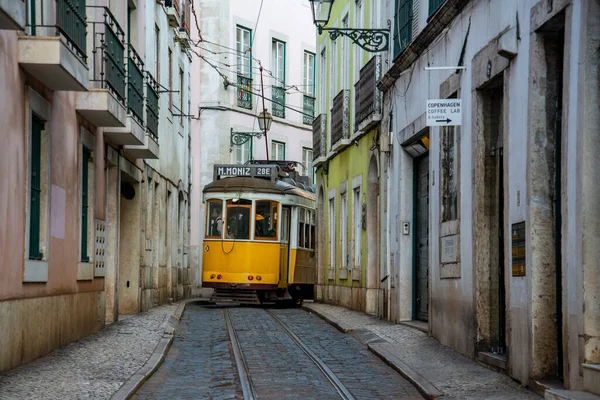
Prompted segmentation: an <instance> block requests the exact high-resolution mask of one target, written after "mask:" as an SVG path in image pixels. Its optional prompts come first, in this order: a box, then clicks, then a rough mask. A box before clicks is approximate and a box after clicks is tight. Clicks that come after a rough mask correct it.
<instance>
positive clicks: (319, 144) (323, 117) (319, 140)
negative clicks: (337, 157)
mask: <svg viewBox="0 0 600 400" xmlns="http://www.w3.org/2000/svg"><path fill="white" fill-rule="evenodd" d="M312 124H313V161H314V160H316V159H317V158H319V157H322V156H324V155H325V154H326V149H325V146H326V144H327V143H326V138H325V134H326V132H327V130H326V127H327V114H319V116H318V117H317V118H315V119H314V120H313V123H312Z"/></svg>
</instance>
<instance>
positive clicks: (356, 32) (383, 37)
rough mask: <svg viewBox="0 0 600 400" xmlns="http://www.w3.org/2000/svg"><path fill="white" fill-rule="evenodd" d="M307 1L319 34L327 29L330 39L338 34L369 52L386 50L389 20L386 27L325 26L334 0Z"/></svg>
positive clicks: (333, 38) (388, 39) (335, 37)
mask: <svg viewBox="0 0 600 400" xmlns="http://www.w3.org/2000/svg"><path fill="white" fill-rule="evenodd" d="M308 1H310V6H311V9H312V15H313V22H314V24H315V25H316V26H317V31H318V32H319V35H320V34H322V33H323V31H328V32H329V37H330V38H331V40H335V39H337V38H338V36H346V37H349V38H350V39H352V41H353V42H354V43H356V44H357V45H359V46H360V47H361V48H363V49H364V50H365V51H368V52H369V53H375V52H378V51H386V50H387V49H388V48H389V41H390V25H391V22H390V21H389V20H388V28H387V29H360V28H356V29H355V28H326V27H325V25H327V23H328V22H329V17H330V16H331V9H332V7H333V2H334V1H335V0H308Z"/></svg>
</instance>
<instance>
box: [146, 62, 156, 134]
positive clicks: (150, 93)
mask: <svg viewBox="0 0 600 400" xmlns="http://www.w3.org/2000/svg"><path fill="white" fill-rule="evenodd" d="M158 93H159V85H158V82H156V80H155V79H154V77H153V76H152V75H151V74H150V73H149V72H146V128H147V129H148V133H150V135H152V136H153V137H154V138H155V139H158V111H159V109H158Z"/></svg>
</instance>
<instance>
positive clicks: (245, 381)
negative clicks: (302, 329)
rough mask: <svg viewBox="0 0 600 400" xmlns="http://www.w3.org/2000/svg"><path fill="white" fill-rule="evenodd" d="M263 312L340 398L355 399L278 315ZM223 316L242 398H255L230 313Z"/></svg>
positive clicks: (268, 311) (246, 399)
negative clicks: (310, 362) (318, 371)
mask: <svg viewBox="0 0 600 400" xmlns="http://www.w3.org/2000/svg"><path fill="white" fill-rule="evenodd" d="M264 311H265V313H266V314H267V315H268V316H269V317H270V318H271V319H273V321H275V322H276V323H277V324H278V325H279V326H280V327H281V329H282V330H283V332H285V333H286V334H287V336H288V337H289V338H290V339H292V341H293V342H294V343H295V344H296V345H297V346H298V347H299V348H300V350H302V352H303V353H304V354H305V355H306V356H307V357H308V358H309V359H310V360H311V361H312V362H313V363H314V364H315V365H316V366H317V368H318V369H319V370H320V371H321V373H322V374H323V375H324V376H325V378H327V380H328V381H329V382H330V383H331V385H332V386H333V388H334V389H335V390H336V391H337V393H338V394H339V396H340V398H341V399H343V400H355V397H354V396H353V395H352V392H350V390H349V389H348V388H347V387H346V386H345V385H344V384H343V383H342V382H341V381H340V379H339V378H338V377H337V375H336V374H335V373H334V372H333V371H332V370H331V368H329V367H328V366H327V364H325V362H324V361H323V360H322V359H321V358H320V357H318V356H317V355H316V354H315V352H313V351H312V350H311V349H310V348H309V347H308V346H307V345H306V344H305V343H304V342H303V341H302V339H300V338H299V337H298V335H296V334H295V333H294V332H293V331H292V330H291V329H290V328H289V327H288V326H287V325H286V324H285V322H283V321H282V320H281V319H279V317H277V316H276V315H275V314H274V313H273V312H272V311H270V310H264ZM223 316H224V319H225V324H226V326H227V331H228V333H229V338H230V341H231V347H232V349H233V355H234V358H235V361H236V366H237V371H238V374H239V378H240V384H241V388H242V393H243V396H244V400H257V399H259V398H260V396H259V395H258V393H257V391H256V389H255V387H254V385H253V383H252V378H251V376H250V371H249V369H248V364H247V363H246V359H245V357H244V353H243V350H242V347H241V344H240V341H239V339H238V336H237V333H236V330H235V327H234V324H233V321H232V318H231V314H230V312H229V310H227V309H224V310H223Z"/></svg>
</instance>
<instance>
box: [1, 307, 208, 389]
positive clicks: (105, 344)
mask: <svg viewBox="0 0 600 400" xmlns="http://www.w3.org/2000/svg"><path fill="white" fill-rule="evenodd" d="M196 300H197V299H196ZM185 303H186V302H185V301H183V302H180V303H175V304H169V305H162V306H159V307H155V308H153V309H151V310H150V311H148V312H146V313H141V314H136V315H132V316H126V317H124V318H122V319H121V320H120V321H119V322H117V323H115V324H112V325H110V326H108V327H107V328H105V329H103V330H101V331H99V332H97V333H96V334H94V335H91V336H88V337H86V338H84V339H81V340H78V341H76V342H73V343H71V344H69V345H67V346H65V347H61V348H60V349H57V350H54V351H53V352H52V353H50V354H48V355H47V356H44V357H41V358H39V359H37V360H36V361H34V362H32V363H30V364H26V365H23V366H21V367H18V368H15V369H13V370H10V371H8V372H6V373H4V374H0V399H1V400H13V399H15V400H16V399H19V400H20V399H27V400H37V399H44V400H47V399H110V398H113V399H124V398H127V396H128V395H129V394H130V393H133V391H134V390H135V389H136V388H137V387H138V385H139V384H141V383H143V382H144V381H145V379H146V378H147V377H148V376H149V375H151V374H152V372H153V371H154V369H155V368H157V367H158V365H159V364H160V363H161V362H162V359H163V358H164V355H165V353H166V351H167V349H168V346H169V345H170V344H171V342H172V340H173V335H174V329H175V327H176V326H177V325H178V320H179V318H180V317H181V314H182V312H183V309H184V307H185Z"/></svg>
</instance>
